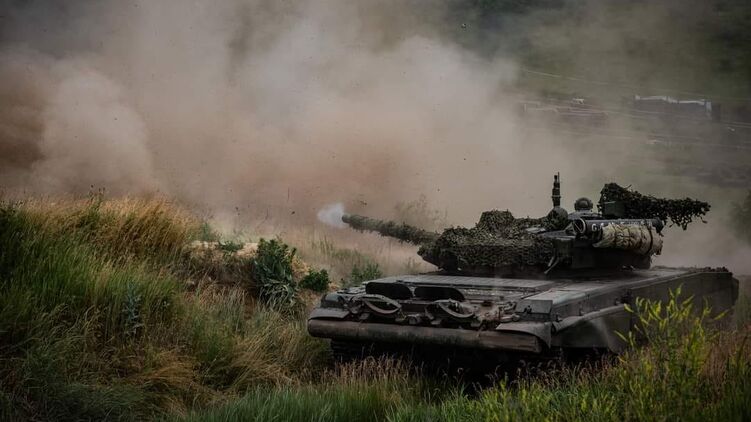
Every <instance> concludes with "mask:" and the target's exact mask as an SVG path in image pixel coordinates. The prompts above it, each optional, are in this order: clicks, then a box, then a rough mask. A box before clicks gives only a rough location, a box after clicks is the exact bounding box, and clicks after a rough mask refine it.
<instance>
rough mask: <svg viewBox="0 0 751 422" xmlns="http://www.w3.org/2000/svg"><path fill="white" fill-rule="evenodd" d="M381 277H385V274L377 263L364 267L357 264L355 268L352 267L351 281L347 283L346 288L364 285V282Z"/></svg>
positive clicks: (367, 264)
mask: <svg viewBox="0 0 751 422" xmlns="http://www.w3.org/2000/svg"><path fill="white" fill-rule="evenodd" d="M381 277H383V273H382V272H381V268H380V267H379V265H378V264H377V263H375V262H366V263H365V264H363V265H359V264H355V266H354V267H352V272H351V273H350V275H349V280H347V282H346V283H345V287H346V286H356V285H358V284H362V283H363V282H364V281H370V280H375V279H377V278H381Z"/></svg>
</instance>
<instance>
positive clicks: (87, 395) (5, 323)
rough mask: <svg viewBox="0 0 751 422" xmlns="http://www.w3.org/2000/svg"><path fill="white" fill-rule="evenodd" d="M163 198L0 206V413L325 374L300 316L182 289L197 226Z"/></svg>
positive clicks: (124, 403) (149, 401)
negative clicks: (186, 253) (185, 258)
mask: <svg viewBox="0 0 751 422" xmlns="http://www.w3.org/2000/svg"><path fill="white" fill-rule="evenodd" d="M165 207H166V205H165V203H164V202H161V201H156V202H132V201H124V202H122V203H120V202H96V201H95V202H92V201H87V202H84V203H72V202H71V203H63V204H61V205H60V206H59V207H56V206H53V205H51V204H49V203H31V204H22V205H11V204H4V205H3V206H2V207H0V392H1V394H0V409H1V410H0V416H2V417H3V419H7V418H23V419H25V418H31V419H40V420H67V419H112V420H118V419H124V420H131V419H141V418H143V417H147V416H155V415H158V414H162V413H177V414H180V413H184V412H186V411H187V410H188V409H190V408H193V407H194V406H201V405H205V404H208V403H211V402H214V401H216V400H222V399H226V398H227V397H232V396H234V395H235V394H238V393H241V392H243V391H246V390H249V389H251V388H255V387H257V386H259V385H264V384H266V385H281V384H294V383H300V382H302V380H303V379H305V380H309V379H311V377H312V375H310V374H311V373H313V372H314V371H315V370H322V368H323V364H322V362H323V361H325V359H326V356H327V354H326V351H325V349H324V347H323V346H324V345H323V344H322V343H321V342H320V341H317V340H315V339H313V338H311V337H309V336H307V335H306V333H305V331H304V329H303V327H302V324H303V322H302V321H301V320H300V319H299V318H292V317H288V316H285V315H281V314H279V313H278V312H274V311H270V310H266V309H265V308H264V307H262V306H255V304H254V303H252V302H253V301H252V298H249V297H248V296H247V294H246V292H245V291H244V290H239V289H234V290H227V289H220V288H217V287H212V285H211V284H201V287H200V288H198V289H192V290H188V289H187V288H186V287H185V285H184V284H183V283H182V281H181V280H180V279H179V278H178V277H177V276H176V274H177V273H178V272H176V271H175V268H177V267H179V266H180V265H181V259H182V258H181V257H182V252H181V249H182V247H183V245H184V244H186V243H187V242H189V241H190V240H192V238H193V237H194V236H198V235H200V231H199V230H196V228H197V227H200V225H199V224H196V221H195V220H191V219H189V218H185V217H184V216H182V215H181V214H180V213H174V212H172V211H169V209H168V208H165ZM157 250H159V252H156V251H157ZM282 351H283V352H282ZM6 416H7V418H6Z"/></svg>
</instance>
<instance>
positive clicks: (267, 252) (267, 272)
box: [251, 239, 299, 310]
mask: <svg viewBox="0 0 751 422" xmlns="http://www.w3.org/2000/svg"><path fill="white" fill-rule="evenodd" d="M294 257H295V249H294V248H290V247H289V246H288V245H286V244H285V243H283V242H282V241H281V240H279V239H271V240H268V241H267V240H265V239H261V241H260V242H258V252H257V253H256V256H255V257H253V259H252V262H251V264H252V273H253V280H254V281H255V282H256V283H257V285H258V297H259V298H260V299H261V301H263V302H264V303H266V304H268V305H270V306H272V307H273V308H276V309H279V310H284V309H289V310H293V309H295V308H297V306H298V305H299V300H298V297H297V286H296V285H295V280H294V279H293V271H292V260H293V259H294Z"/></svg>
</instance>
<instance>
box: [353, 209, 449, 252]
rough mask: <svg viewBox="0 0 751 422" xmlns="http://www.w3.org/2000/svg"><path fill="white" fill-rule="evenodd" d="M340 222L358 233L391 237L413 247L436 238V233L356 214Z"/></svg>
mask: <svg viewBox="0 0 751 422" xmlns="http://www.w3.org/2000/svg"><path fill="white" fill-rule="evenodd" d="M342 221H343V222H344V223H346V224H348V225H349V226H350V227H352V228H353V229H355V230H358V231H371V232H376V233H378V234H380V235H381V236H388V237H393V238H396V239H399V240H401V241H402V242H408V243H412V244H414V245H423V244H425V243H430V242H432V241H434V240H436V239H437V238H438V233H435V232H431V231H428V230H423V229H420V228H417V227H414V226H410V225H409V224H404V223H397V222H395V221H384V220H378V219H375V218H370V217H365V216H362V215H356V214H344V215H343V216H342Z"/></svg>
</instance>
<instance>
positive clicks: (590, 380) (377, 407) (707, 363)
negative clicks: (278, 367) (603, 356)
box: [188, 294, 751, 422]
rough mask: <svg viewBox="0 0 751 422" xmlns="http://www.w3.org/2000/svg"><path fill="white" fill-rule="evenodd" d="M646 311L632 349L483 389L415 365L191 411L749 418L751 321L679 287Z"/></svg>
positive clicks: (208, 415) (297, 416)
mask: <svg viewBox="0 0 751 422" xmlns="http://www.w3.org/2000/svg"><path fill="white" fill-rule="evenodd" d="M639 315H640V318H641V320H642V325H641V337H642V338H643V337H649V339H650V340H651V341H652V343H651V345H650V346H648V347H640V346H639V345H638V344H637V338H636V337H630V341H631V345H632V348H631V349H630V350H629V351H628V352H627V353H626V354H625V355H623V356H620V357H619V358H618V359H617V360H615V361H612V360H604V361H601V362H595V363H588V364H584V365H579V366H568V367H562V368H558V369H554V370H550V372H543V373H542V374H540V375H537V376H534V377H531V378H530V377H526V378H525V377H522V378H519V379H518V380H516V381H514V382H513V383H511V382H508V381H502V382H500V383H499V384H498V385H497V386H495V387H493V388H488V389H486V390H484V391H482V392H481V393H480V394H479V396H470V395H467V394H463V393H462V392H461V390H460V389H456V388H455V387H454V388H452V387H446V386H445V385H443V386H440V387H441V388H440V390H439V391H440V393H439V394H432V395H431V393H430V391H431V390H430V388H425V386H426V384H425V382H424V380H421V379H418V378H413V377H412V376H410V375H409V372H408V371H401V372H399V373H398V375H395V374H391V376H386V377H380V378H379V377H375V378H374V379H372V380H370V381H368V382H366V383H362V381H360V382H359V383H358V382H355V383H347V382H346V381H343V380H342V379H340V378H337V377H335V376H331V377H330V379H329V380H328V381H324V382H322V383H321V384H318V385H316V386H315V387H310V386H303V387H302V388H288V387H285V388H280V389H276V390H271V391H269V390H251V391H250V392H249V393H248V394H247V395H246V396H244V397H243V398H242V399H240V400H238V401H236V402H233V403H231V404H229V405H227V406H222V407H219V408H215V409H211V410H207V411H203V412H199V413H195V414H193V415H191V416H190V417H189V418H188V420H209V421H211V420H217V421H218V420H222V421H235V420H237V421H240V420H307V421H322V420H334V421H336V420H390V421H468V422H469V421H524V420H546V421H623V420H632V421H642V420H665V421H667V420H696V421H707V420H711V421H714V420H723V421H728V420H729V421H736V420H737V421H742V420H749V417H751V405H749V403H750V402H749V398H751V378H750V377H749V376H750V375H751V365H750V364H751V344H749V341H748V340H749V336H750V335H751V327H748V326H747V327H746V328H745V329H743V330H740V331H732V332H718V331H714V330H711V329H709V328H708V327H707V322H708V321H707V320H708V315H709V311H708V310H700V312H698V313H696V312H694V309H693V305H692V302H691V301H690V300H687V299H685V298H681V297H680V295H678V294H676V295H674V296H673V298H672V299H671V301H670V302H669V303H667V304H666V305H663V304H659V303H654V302H646V301H644V302H640V310H639ZM345 378H347V377H345ZM353 378H354V379H360V380H362V378H357V377H353Z"/></svg>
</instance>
